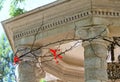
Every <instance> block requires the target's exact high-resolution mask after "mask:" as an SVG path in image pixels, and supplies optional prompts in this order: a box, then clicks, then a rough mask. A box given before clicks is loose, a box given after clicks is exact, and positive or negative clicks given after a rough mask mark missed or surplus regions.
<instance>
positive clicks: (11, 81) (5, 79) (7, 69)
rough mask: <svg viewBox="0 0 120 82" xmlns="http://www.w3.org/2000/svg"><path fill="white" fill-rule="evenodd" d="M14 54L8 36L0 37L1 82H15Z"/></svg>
mask: <svg viewBox="0 0 120 82" xmlns="http://www.w3.org/2000/svg"><path fill="white" fill-rule="evenodd" d="M12 63H13V52H12V49H11V47H10V45H9V42H8V40H7V38H6V36H5V35H4V34H3V35H2V36H1V37H0V82H15V72H14V70H15V68H14V66H13V64H12Z"/></svg>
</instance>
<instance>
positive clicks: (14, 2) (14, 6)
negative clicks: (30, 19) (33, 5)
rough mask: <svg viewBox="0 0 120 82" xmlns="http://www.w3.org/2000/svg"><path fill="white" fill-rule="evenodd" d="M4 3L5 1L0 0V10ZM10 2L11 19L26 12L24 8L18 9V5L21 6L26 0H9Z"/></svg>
mask: <svg viewBox="0 0 120 82" xmlns="http://www.w3.org/2000/svg"><path fill="white" fill-rule="evenodd" d="M5 1H7V0H0V10H1V9H2V7H3V5H4V2H5ZM10 1H11V3H10V10H9V15H10V16H11V17H15V16H17V15H20V14H23V13H25V12H26V10H25V9H24V8H21V7H20V5H22V4H23V3H24V2H25V1H26V0H10ZM22 6H23V5H22Z"/></svg>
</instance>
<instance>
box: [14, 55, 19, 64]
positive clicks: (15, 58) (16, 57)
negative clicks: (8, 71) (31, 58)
mask: <svg viewBox="0 0 120 82" xmlns="http://www.w3.org/2000/svg"><path fill="white" fill-rule="evenodd" d="M19 61H20V59H19V57H18V56H17V55H16V56H14V64H16V63H19Z"/></svg>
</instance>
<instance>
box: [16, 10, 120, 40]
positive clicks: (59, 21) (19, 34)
mask: <svg viewBox="0 0 120 82" xmlns="http://www.w3.org/2000/svg"><path fill="white" fill-rule="evenodd" d="M89 16H93V17H94V16H98V17H115V18H118V17H120V11H102V10H97V9H96V10H92V11H91V10H86V11H81V12H79V13H75V14H73V15H68V16H65V17H63V16H62V17H59V18H52V19H51V20H50V21H48V22H47V23H45V24H44V25H43V26H42V27H40V26H41V23H36V24H33V25H29V26H27V27H26V26H23V27H22V28H21V29H22V30H21V31H18V30H16V32H14V40H18V39H21V38H23V37H28V36H31V35H34V34H36V33H37V31H38V29H39V33H41V32H44V31H47V30H51V29H55V28H57V26H60V25H64V24H68V23H70V22H75V21H77V20H82V19H83V18H85V17H89ZM54 20H56V21H54ZM51 21H52V22H51ZM24 27H25V29H26V30H25V29H24V31H23V28H24Z"/></svg>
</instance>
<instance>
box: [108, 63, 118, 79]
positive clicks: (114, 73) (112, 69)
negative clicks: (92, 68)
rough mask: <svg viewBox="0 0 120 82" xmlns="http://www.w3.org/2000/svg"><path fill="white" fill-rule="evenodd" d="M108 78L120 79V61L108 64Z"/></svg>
mask: <svg viewBox="0 0 120 82" xmlns="http://www.w3.org/2000/svg"><path fill="white" fill-rule="evenodd" d="M107 66H108V67H107V73H108V78H109V79H111V80H117V79H120V63H118V62H111V63H108V65H107Z"/></svg>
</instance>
